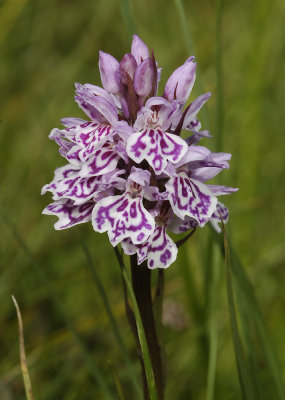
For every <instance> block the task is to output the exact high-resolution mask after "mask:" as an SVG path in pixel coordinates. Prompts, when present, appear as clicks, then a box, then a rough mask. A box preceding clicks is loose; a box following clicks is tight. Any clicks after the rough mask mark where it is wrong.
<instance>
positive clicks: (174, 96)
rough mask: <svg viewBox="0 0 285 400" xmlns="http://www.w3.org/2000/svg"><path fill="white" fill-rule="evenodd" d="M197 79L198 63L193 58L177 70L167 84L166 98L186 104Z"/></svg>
mask: <svg viewBox="0 0 285 400" xmlns="http://www.w3.org/2000/svg"><path fill="white" fill-rule="evenodd" d="M195 78H196V63H194V62H193V58H192V57H191V58H190V59H188V60H187V61H186V62H185V63H184V64H183V65H181V67H179V68H177V69H176V70H175V71H174V72H173V74H172V75H171V76H170V77H169V79H168V81H167V82H166V85H165V89H164V97H165V98H166V99H167V100H169V101H173V100H180V101H183V102H185V101H186V100H187V99H188V97H189V95H190V92H191V90H192V88H193V85H194V82H195Z"/></svg>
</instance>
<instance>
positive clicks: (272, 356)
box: [211, 230, 285, 400]
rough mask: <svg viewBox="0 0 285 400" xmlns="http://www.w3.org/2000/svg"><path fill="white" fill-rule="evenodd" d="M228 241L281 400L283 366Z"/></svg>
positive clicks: (239, 292) (239, 285) (239, 290)
mask: <svg viewBox="0 0 285 400" xmlns="http://www.w3.org/2000/svg"><path fill="white" fill-rule="evenodd" d="M211 232H212V235H213V237H214V239H215V241H216V242H217V243H218V244H219V246H220V250H221V252H222V253H223V252H224V246H223V242H222V240H221V238H220V236H219V235H218V234H217V233H215V232H213V230H211ZM228 243H229V250H230V255H231V260H232V268H233V277H234V282H235V286H236V288H237V293H236V294H237V296H239V297H241V298H242V300H243V302H244V303H245V304H246V308H247V311H248V317H249V318H250V321H251V323H252V325H253V326H254V328H255V332H256V335H257V337H258V339H259V341H260V343H261V347H262V350H263V354H264V358H265V362H266V364H267V366H268V368H269V371H270V373H271V376H272V379H273V381H274V384H275V387H276V390H277V392H278V395H279V398H280V399H281V400H285V387H284V380H283V377H282V374H281V371H282V368H281V366H280V363H279V359H278V357H277V354H276V352H275V349H274V346H272V342H271V340H270V337H269V334H268V330H267V327H266V324H265V321H264V318H263V315H262V313H261V311H260V308H259V305H258V302H257V300H256V297H255V294H254V289H253V287H252V284H251V282H250V280H249V278H248V276H247V273H246V271H245V269H244V267H243V265H242V263H241V261H240V259H239V256H238V255H237V254H236V252H235V251H234V249H233V246H232V245H231V243H230V242H229V241H228ZM238 304H239V303H238Z"/></svg>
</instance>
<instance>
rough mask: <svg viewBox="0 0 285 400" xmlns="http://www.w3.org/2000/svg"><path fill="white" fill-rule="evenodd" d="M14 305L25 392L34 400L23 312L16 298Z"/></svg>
mask: <svg viewBox="0 0 285 400" xmlns="http://www.w3.org/2000/svg"><path fill="white" fill-rule="evenodd" d="M12 300H13V303H14V305H15V307H16V311H17V317H18V323H19V347H20V361H21V370H22V376H23V381H24V386H25V392H26V397H27V400H34V396H33V390H32V383H31V379H30V374H29V370H28V364H27V358H26V352H25V343H24V329H23V321H22V316H21V311H20V308H19V306H18V303H17V300H16V299H15V297H14V296H12Z"/></svg>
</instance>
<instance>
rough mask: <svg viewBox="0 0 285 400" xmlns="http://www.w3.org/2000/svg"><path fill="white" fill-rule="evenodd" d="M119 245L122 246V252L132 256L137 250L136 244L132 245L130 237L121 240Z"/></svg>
mask: <svg viewBox="0 0 285 400" xmlns="http://www.w3.org/2000/svg"><path fill="white" fill-rule="evenodd" d="M121 246H122V249H123V250H124V253H125V254H126V255H128V256H132V255H134V254H136V252H137V250H138V246H136V245H134V244H133V243H132V241H131V239H130V238H126V239H124V240H122V241H121Z"/></svg>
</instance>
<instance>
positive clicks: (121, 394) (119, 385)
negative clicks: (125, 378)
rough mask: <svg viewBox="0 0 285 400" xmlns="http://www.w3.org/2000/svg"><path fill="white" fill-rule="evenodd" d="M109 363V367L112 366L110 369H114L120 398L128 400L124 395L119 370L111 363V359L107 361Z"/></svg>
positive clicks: (113, 372)
mask: <svg viewBox="0 0 285 400" xmlns="http://www.w3.org/2000/svg"><path fill="white" fill-rule="evenodd" d="M107 364H108V365H109V367H110V369H111V371H112V374H113V377H114V382H115V385H116V389H117V393H118V397H119V399H120V400H126V397H125V395H124V391H123V387H122V384H121V382H120V379H119V376H118V372H117V370H116V369H115V368H114V366H113V365H112V364H111V362H110V361H107Z"/></svg>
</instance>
